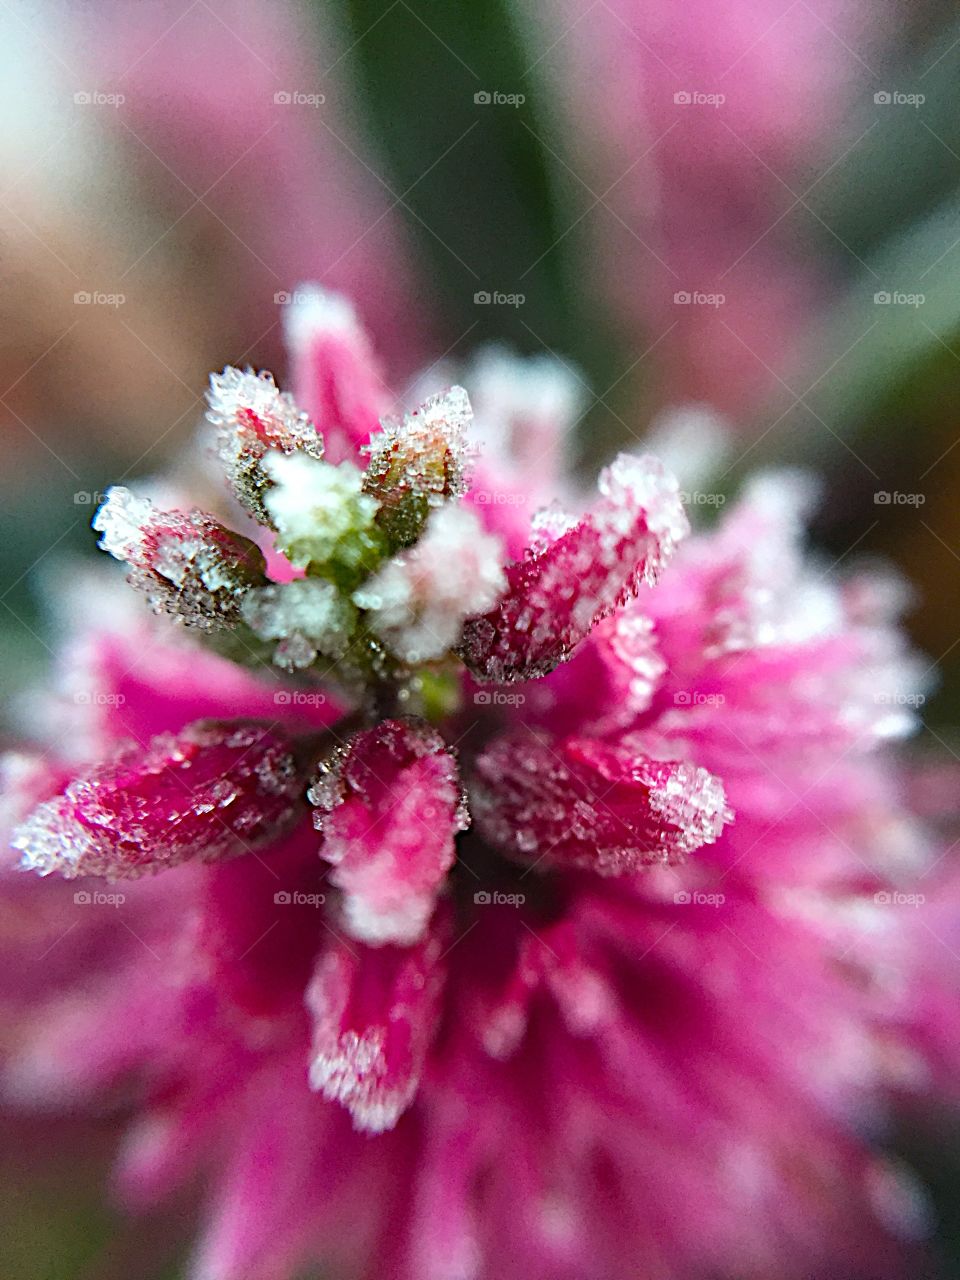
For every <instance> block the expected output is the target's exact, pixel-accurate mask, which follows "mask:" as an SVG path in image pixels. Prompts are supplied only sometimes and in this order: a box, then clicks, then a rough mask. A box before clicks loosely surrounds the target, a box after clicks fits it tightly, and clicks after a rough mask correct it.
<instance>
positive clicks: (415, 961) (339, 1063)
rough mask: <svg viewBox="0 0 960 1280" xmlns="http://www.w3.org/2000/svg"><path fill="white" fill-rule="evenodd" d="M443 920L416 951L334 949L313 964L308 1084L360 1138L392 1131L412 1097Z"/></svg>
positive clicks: (444, 935)
mask: <svg viewBox="0 0 960 1280" xmlns="http://www.w3.org/2000/svg"><path fill="white" fill-rule="evenodd" d="M448 936H449V928H448V926H447V922H446V921H443V922H442V923H441V924H440V925H439V926H437V927H433V928H431V930H430V932H429V933H428V934H427V935H426V937H424V938H423V939H422V940H421V941H420V942H418V943H417V944H416V946H412V947H394V946H390V947H379V948H377V949H376V950H371V949H370V948H369V947H363V946H360V947H358V946H357V945H356V944H351V945H349V946H348V945H347V944H346V943H345V942H339V943H336V944H334V945H333V946H332V947H331V949H330V950H328V951H326V952H324V953H323V954H322V955H321V956H320V958H319V960H318V961H317V966H316V969H315V970H314V974H313V977H312V979H311V980H310V985H309V986H308V987H307V992H306V1003H307V1009H308V1010H309V1013H310V1016H311V1020H312V1024H313V1037H312V1044H311V1049H310V1087H311V1088H312V1089H315V1090H316V1091H317V1092H318V1093H322V1094H323V1096H324V1097H325V1098H329V1099H330V1100H331V1101H334V1102H339V1103H341V1104H342V1105H343V1106H344V1107H346V1108H347V1110H348V1111H349V1112H350V1114H351V1116H352V1117H353V1123H354V1127H355V1128H357V1129H359V1130H361V1131H362V1132H367V1133H383V1131H384V1130H386V1129H392V1128H393V1127H394V1125H395V1124H396V1123H397V1121H398V1120H399V1118H400V1116H401V1115H402V1114H403V1113H404V1111H406V1109H407V1108H408V1107H409V1106H410V1104H411V1102H412V1101H413V1099H414V1096H415V1095H416V1092H417V1086H418V1084H419V1083H420V1075H421V1072H422V1071H423V1065H424V1061H425V1059H426V1056H427V1051H428V1049H429V1048H430V1043H431V1041H432V1039H433V1034H434V1029H435V1026H436V1022H437V1015H438V1012H439V1006H440V998H441V995H442V992H443V979H444V971H443V970H442V969H441V968H440V961H441V959H442V957H443V953H444V951H445V950H446V948H447V946H448V945H449V941H448Z"/></svg>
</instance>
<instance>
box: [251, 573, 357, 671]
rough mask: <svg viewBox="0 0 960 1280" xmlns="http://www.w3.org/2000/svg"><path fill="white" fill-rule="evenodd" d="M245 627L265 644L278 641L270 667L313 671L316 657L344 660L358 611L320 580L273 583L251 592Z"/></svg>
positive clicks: (331, 586) (304, 579)
mask: <svg viewBox="0 0 960 1280" xmlns="http://www.w3.org/2000/svg"><path fill="white" fill-rule="evenodd" d="M243 617H244V621H245V622H246V623H247V625H248V626H249V627H250V629H251V630H252V631H254V632H255V633H256V634H257V635H258V636H260V638H261V639H263V640H279V641H280V643H279V644H278V645H277V649H276V652H275V655H274V662H275V663H276V664H277V666H279V667H283V668H284V669H285V670H288V671H295V670H297V669H299V668H302V667H309V666H311V665H312V664H313V663H314V662H315V661H316V658H317V656H318V654H323V655H324V656H325V657H328V658H342V657H343V655H344V654H345V653H346V651H347V648H348V646H349V644H350V636H351V633H352V632H353V628H354V625H355V623H356V618H357V615H356V610H355V609H353V608H352V606H351V605H350V602H349V601H348V600H345V599H344V597H343V596H342V595H341V594H340V593H339V592H338V591H337V589H336V588H335V587H334V586H333V585H332V583H329V582H326V581H325V580H324V579H322V578H301V579H298V580H295V581H293V582H288V583H284V584H283V585H280V584H279V583H272V584H271V585H270V586H267V587H259V588H257V589H255V590H253V591H249V592H248V593H247V595H246V596H245V597H244V600H243Z"/></svg>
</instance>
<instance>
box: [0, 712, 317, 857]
mask: <svg viewBox="0 0 960 1280" xmlns="http://www.w3.org/2000/svg"><path fill="white" fill-rule="evenodd" d="M302 791H303V779H302V775H301V772H300V770H299V768H298V765H297V762H296V760H295V758H294V754H293V751H292V749H291V744H290V741H289V739H288V738H286V736H285V735H283V734H282V733H280V732H278V731H274V730H269V729H266V728H264V727H262V726H260V725H257V724H243V723H242V722H234V723H232V724H220V723H217V722H215V721H200V722H198V723H196V724H193V725H189V726H188V727H187V728H186V729H184V730H183V731H182V732H181V733H180V734H177V735H174V734H167V733H165V734H160V735H159V736H158V737H156V738H153V739H152V740H151V742H150V743H149V745H148V746H147V747H145V748H140V747H128V748H126V749H125V750H124V751H122V752H121V753H120V755H118V756H117V757H116V758H115V759H114V760H112V761H109V762H107V763H105V764H101V765H98V766H97V767H95V768H94V769H92V770H91V771H90V772H89V773H87V774H85V775H83V776H81V777H79V778H75V779H74V780H73V781H72V782H70V783H69V784H68V786H67V787H66V788H65V790H64V791H63V792H62V793H61V794H60V795H58V796H55V797H54V798H53V799H52V800H47V801H45V802H44V803H43V804H41V805H38V806H37V808H36V809H34V811H33V813H32V814H31V815H30V816H29V817H28V818H27V820H26V821H25V822H24V823H22V824H21V826H20V827H18V829H17V831H16V833H15V835H14V838H13V847H14V848H15V849H19V850H20V851H21V853H22V854H23V866H24V867H25V868H26V869H28V870H32V871H38V872H39V873H40V874H41V875H50V874H51V873H52V872H55V871H56V872H59V873H60V874H61V875H62V876H65V877H66V878H67V879H73V878H74V877H75V876H84V875H96V876H106V877H108V878H109V879H111V880H114V879H124V878H135V877H137V876H141V875H144V874H146V873H148V872H152V871H159V870H161V869H162V868H164V867H172V866H176V865H177V864H178V863H181V862H186V861H188V860H189V859H191V858H199V859H201V860H202V861H204V862H210V861H213V860H215V859H219V858H225V857H229V856H230V855H232V854H237V853H242V852H244V850H248V849H250V848H252V847H254V846H256V845H259V844H262V843H264V842H265V841H267V840H270V839H272V838H273V837H274V836H275V835H276V834H277V833H278V831H280V830H281V829H282V828H283V827H284V826H285V825H286V824H287V823H288V822H289V821H290V820H291V819H292V818H293V817H294V816H295V815H296V813H297V810H298V808H299V799H300V796H301V794H302Z"/></svg>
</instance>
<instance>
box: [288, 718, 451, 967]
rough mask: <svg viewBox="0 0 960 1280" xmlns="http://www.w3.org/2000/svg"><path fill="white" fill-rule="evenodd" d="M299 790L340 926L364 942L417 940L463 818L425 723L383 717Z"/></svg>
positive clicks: (441, 753) (435, 737)
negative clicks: (311, 808)
mask: <svg viewBox="0 0 960 1280" xmlns="http://www.w3.org/2000/svg"><path fill="white" fill-rule="evenodd" d="M308 797H309V799H310V802H311V803H312V804H313V805H315V806H316V808H317V812H316V813H315V814H314V825H315V826H316V827H317V830H318V831H321V832H322V833H323V844H322V847H321V850H320V852H321V855H322V856H323V857H324V858H325V859H326V860H327V861H328V862H330V863H331V864H332V865H333V870H332V871H331V873H330V881H331V883H332V884H334V885H336V886H337V887H338V888H339V889H340V890H342V892H343V895H344V897H343V923H344V927H345V928H346V930H347V931H348V932H349V933H350V934H351V936H352V937H354V938H359V939H360V940H361V941H363V942H369V943H372V944H380V943H387V942H397V943H407V944H409V943H411V942H414V941H416V939H417V938H419V937H420V936H421V935H422V933H423V931H424V929H425V928H426V926H427V922H428V921H429V919H430V916H431V914H432V912H433V909H434V904H435V901H436V898H437V894H438V892H439V890H440V887H441V885H442V883H443V880H444V878H445V877H446V874H447V872H448V871H449V870H450V868H451V866H452V865H453V861H454V857H455V847H454V840H455V837H456V835H457V832H458V831H463V830H464V829H465V828H466V827H467V825H468V821H469V819H468V816H467V813H466V807H465V804H464V800H463V793H462V791H461V787H460V780H459V774H458V771H457V765H456V762H455V760H454V758H453V756H452V755H451V753H450V751H449V750H448V749H447V747H446V745H445V743H444V741H443V739H442V738H441V737H440V735H439V734H438V733H436V732H435V731H434V730H432V729H430V728H429V727H428V726H427V725H425V724H424V725H420V724H418V723H417V722H414V721H409V720H384V721H383V722H382V723H381V724H379V725H378V726H377V727H376V728H375V729H370V730H368V731H366V732H364V733H359V734H357V735H356V737H355V738H353V739H352V741H351V742H350V744H349V745H348V746H347V747H346V748H344V749H341V750H340V751H339V752H338V753H337V754H336V755H335V756H334V757H333V758H332V759H331V760H328V761H327V762H325V763H324V764H323V765H321V768H320V774H319V777H318V779H317V781H316V782H315V783H314V785H313V786H312V787H311V788H310V791H309V793H308Z"/></svg>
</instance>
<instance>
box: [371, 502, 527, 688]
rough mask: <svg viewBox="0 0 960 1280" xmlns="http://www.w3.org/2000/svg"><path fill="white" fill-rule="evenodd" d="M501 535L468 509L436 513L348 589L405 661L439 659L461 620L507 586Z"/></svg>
mask: <svg viewBox="0 0 960 1280" xmlns="http://www.w3.org/2000/svg"><path fill="white" fill-rule="evenodd" d="M502 563H503V551H502V547H501V544H500V540H499V539H498V538H496V537H495V536H494V535H492V534H489V533H486V532H485V531H484V529H483V526H482V524H481V523H480V521H479V519H478V518H477V516H476V515H475V514H474V513H473V512H472V511H471V510H470V509H469V508H468V507H461V506H454V505H448V506H444V507H442V508H441V509H440V510H439V511H436V512H434V514H433V515H432V516H431V517H430V519H429V521H428V522H427V526H426V529H425V531H424V533H423V536H422V537H421V538H420V540H419V541H418V542H417V543H416V545H415V546H414V547H412V548H411V549H410V550H409V551H405V552H402V553H401V554H400V555H397V556H394V557H393V559H392V560H389V561H387V563H386V564H385V565H384V566H383V567H382V568H381V569H380V570H379V571H378V572H377V573H376V574H374V576H373V577H372V578H370V579H369V580H368V581H367V582H365V583H364V585H363V586H362V587H361V588H360V589H359V590H357V591H355V592H354V594H353V603H354V604H355V605H357V607H358V608H361V609H365V610H367V611H368V614H367V616H368V621H369V624H370V626H371V628H372V629H373V631H374V632H375V633H376V634H377V635H378V636H379V637H380V638H381V639H382V640H383V641H384V643H385V644H386V645H387V646H388V647H389V648H390V649H391V650H392V651H393V652H394V653H395V654H396V655H397V656H398V657H399V658H401V659H402V660H403V661H404V662H407V663H417V662H425V661H428V660H430V659H432V658H439V657H441V656H442V655H443V654H444V653H446V651H447V650H448V649H450V648H451V647H452V646H453V645H455V644H456V643H457V640H458V639H459V637H460V631H461V628H462V626H463V622H464V619H465V618H468V617H470V616H471V615H473V614H477V613H484V612H486V610H487V609H489V608H491V607H492V606H493V605H494V604H495V603H496V601H497V599H498V597H499V596H500V594H501V592H502V591H503V590H504V588H505V586H506V579H505V577H504V573H503V567H502Z"/></svg>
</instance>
